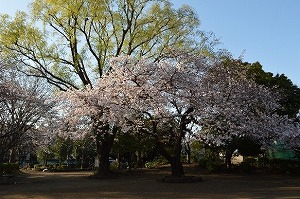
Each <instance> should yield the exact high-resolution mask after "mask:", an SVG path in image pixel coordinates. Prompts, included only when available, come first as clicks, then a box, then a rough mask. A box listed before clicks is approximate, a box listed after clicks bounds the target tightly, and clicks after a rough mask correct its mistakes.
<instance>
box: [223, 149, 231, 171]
mask: <svg viewBox="0 0 300 199" xmlns="http://www.w3.org/2000/svg"><path fill="white" fill-rule="evenodd" d="M232 153H233V152H232V151H230V150H226V153H225V164H226V167H227V169H231V167H232V163H231V158H232Z"/></svg>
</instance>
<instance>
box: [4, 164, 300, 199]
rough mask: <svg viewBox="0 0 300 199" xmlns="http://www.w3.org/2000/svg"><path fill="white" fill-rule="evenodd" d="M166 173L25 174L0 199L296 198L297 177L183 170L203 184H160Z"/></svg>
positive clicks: (299, 183) (299, 185)
mask: <svg viewBox="0 0 300 199" xmlns="http://www.w3.org/2000/svg"><path fill="white" fill-rule="evenodd" d="M168 171H169V170H167V169H159V170H147V169H143V170H139V171H138V172H137V171H134V172H132V173H125V174H122V175H120V176H118V177H116V178H113V179H91V178H89V176H90V175H91V174H92V173H91V172H63V173H51V172H29V173H28V174H22V175H20V176H16V177H15V178H14V179H13V182H15V183H12V184H8V185H0V198H1V199H23V198H34V199H52V198H70V199H77V198H78V199H88V198H173V199H174V198H222V199H224V198H255V199H260V198H284V199H287V198H289V199H293V198H300V177H299V176H298V177H293V176H288V175H266V174H255V175H251V174H243V175H238V174H207V173H205V172H203V171H197V170H195V169H186V173H187V175H194V176H201V177H202V178H203V182H197V183H162V182H161V181H160V180H159V179H162V178H163V177H164V176H165V175H167V174H168Z"/></svg>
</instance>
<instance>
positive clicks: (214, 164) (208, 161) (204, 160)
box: [198, 150, 224, 173]
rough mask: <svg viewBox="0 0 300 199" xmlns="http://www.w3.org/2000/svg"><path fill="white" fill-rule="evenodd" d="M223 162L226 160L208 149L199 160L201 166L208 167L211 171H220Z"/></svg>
mask: <svg viewBox="0 0 300 199" xmlns="http://www.w3.org/2000/svg"><path fill="white" fill-rule="evenodd" d="M223 163H224V161H223V160H222V159H221V158H220V156H219V154H218V153H217V152H214V151H211V150H207V151H206V153H205V154H204V156H202V157H201V158H200V159H199V160H198V164H199V166H200V167H202V168H205V169H207V171H208V172H209V173H213V172H218V171H220V170H221V168H222V165H223Z"/></svg>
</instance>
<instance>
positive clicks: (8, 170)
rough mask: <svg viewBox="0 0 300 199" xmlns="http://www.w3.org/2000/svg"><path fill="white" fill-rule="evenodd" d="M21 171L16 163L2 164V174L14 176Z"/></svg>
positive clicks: (0, 168) (0, 172)
mask: <svg viewBox="0 0 300 199" xmlns="http://www.w3.org/2000/svg"><path fill="white" fill-rule="evenodd" d="M18 171H19V165H18V164H16V163H1V164H0V174H1V175H3V174H13V173H16V172H18Z"/></svg>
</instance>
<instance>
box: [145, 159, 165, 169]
mask: <svg viewBox="0 0 300 199" xmlns="http://www.w3.org/2000/svg"><path fill="white" fill-rule="evenodd" d="M166 164H168V161H167V160H166V159H165V158H164V157H162V156H160V157H159V158H157V159H156V160H153V161H151V162H147V163H146V164H145V167H146V168H157V167H159V166H162V165H166Z"/></svg>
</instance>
